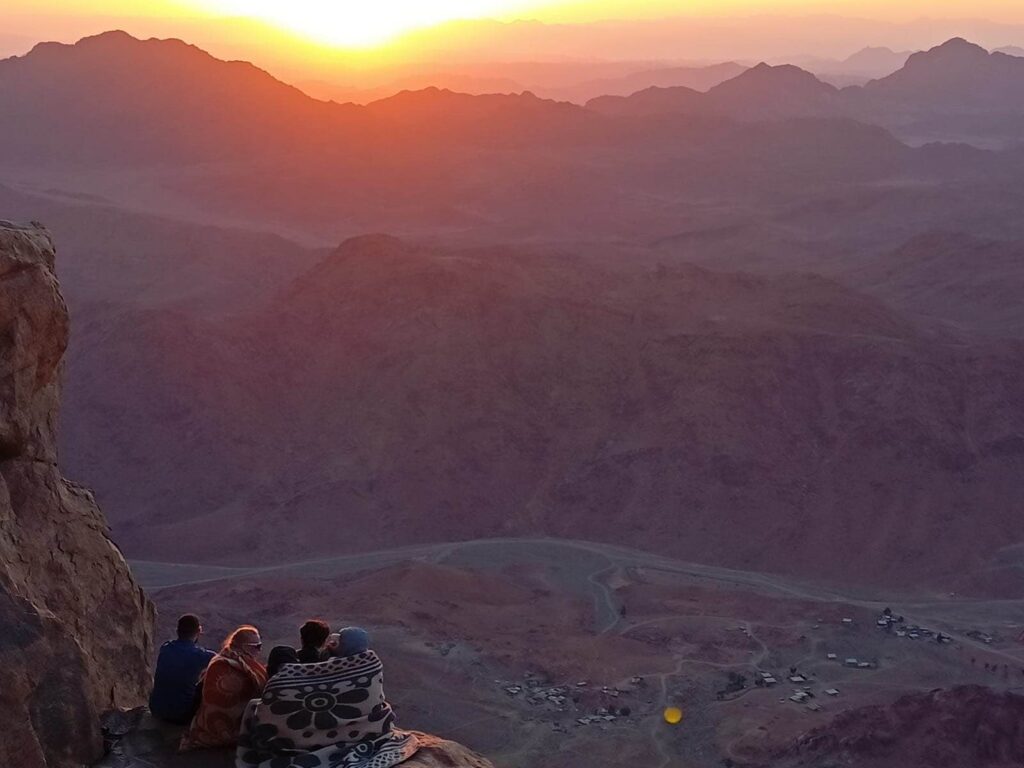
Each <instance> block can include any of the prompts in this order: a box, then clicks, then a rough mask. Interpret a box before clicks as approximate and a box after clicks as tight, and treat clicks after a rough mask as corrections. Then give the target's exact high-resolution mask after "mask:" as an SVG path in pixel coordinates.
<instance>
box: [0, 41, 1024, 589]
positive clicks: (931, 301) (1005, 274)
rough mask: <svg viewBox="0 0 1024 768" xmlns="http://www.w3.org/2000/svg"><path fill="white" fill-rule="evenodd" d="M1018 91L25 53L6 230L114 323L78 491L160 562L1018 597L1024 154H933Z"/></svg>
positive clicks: (77, 345) (950, 52) (159, 49)
mask: <svg viewBox="0 0 1024 768" xmlns="http://www.w3.org/2000/svg"><path fill="white" fill-rule="evenodd" d="M1014 61H1016V59H1013V58H1012V57H1009V56H1005V55H996V54H993V55H990V54H987V53H985V52H984V51H982V52H980V53H979V51H978V50H975V48H974V47H973V46H970V44H968V43H965V42H962V41H953V42H951V43H948V44H946V45H944V46H941V47H940V48H938V49H935V50H932V51H929V52H925V53H921V54H917V55H915V56H914V57H911V59H910V60H909V61H908V62H907V64H906V66H905V67H904V68H903V69H902V70H900V72H898V73H896V74H894V75H891V76H889V77H886V78H883V79H881V80H878V81H877V82H874V83H872V84H869V85H867V86H864V87H862V88H855V89H839V88H836V87H834V86H831V85H829V84H827V83H823V82H821V81H819V80H818V79H816V78H815V77H814V76H813V75H811V74H810V73H808V72H806V71H804V70H801V69H799V68H797V67H793V66H776V67H772V66H768V65H759V66H755V67H752V68H750V69H748V70H744V71H743V72H742V73H740V74H739V75H738V76H736V77H734V78H731V79H728V80H726V81H724V82H722V83H720V84H717V85H714V86H713V87H711V88H710V89H708V91H707V92H706V93H704V92H701V91H698V90H696V89H662V90H656V91H646V92H641V93H639V94H636V95H634V96H631V97H628V98H614V97H609V98H605V99H600V100H598V101H596V102H591V103H590V104H589V105H588V106H587V107H584V106H580V105H577V104H572V103H567V102H556V101H552V100H548V99H544V98H541V97H539V96H536V95H533V94H494V95H488V96H473V95H468V94H460V93H455V92H453V91H450V90H444V89H436V88H430V89H425V90H421V91H406V92H402V93H399V94H396V95H394V96H392V97H390V98H387V99H381V100H378V101H375V102H372V103H370V104H368V105H365V106H358V105H351V104H349V105H342V104H337V103H333V102H329V101H322V100H317V99H312V98H309V97H308V96H306V95H305V94H303V93H302V92H301V91H299V90H297V89H295V88H292V87H291V86H288V85H286V84H284V83H281V82H279V81H277V80H275V79H274V78H272V77H271V76H270V75H269V74H267V73H266V72H264V71H262V70H260V69H259V68H257V67H255V66H253V65H251V64H245V63H239V62H233V63H232V62H222V61H219V60H217V59H215V58H213V57H211V56H209V55H207V54H206V53H204V52H203V51H201V50H199V49H197V48H195V47H192V46H188V45H186V44H185V43H182V42H180V41H156V40H151V41H139V40H135V39H133V38H131V37H129V36H127V35H124V34H120V33H111V34H107V35H102V36H100V37H97V38H92V39H88V40H85V41H82V42H80V43H78V44H77V45H73V46H60V45H44V46H41V47H38V48H36V49H35V50H34V51H33V52H31V53H30V54H28V55H27V56H25V57H21V58H17V59H9V60H6V61H4V62H0V94H3V96H4V98H5V102H6V103H11V104H17V105H19V108H18V109H10V110H4V111H3V112H2V113H0V147H3V150H2V151H0V204H2V207H3V210H4V211H5V215H6V216H9V217H12V218H23V219H33V218H36V219H37V218H43V219H45V220H47V221H48V222H51V226H52V227H53V229H54V230H55V233H56V235H57V238H58V241H59V242H60V243H61V244H62V246H61V254H60V256H59V261H58V263H59V264H60V270H61V272H62V275H64V277H65V283H64V284H65V290H66V293H67V296H68V302H69V305H70V307H71V310H72V312H73V313H74V316H75V318H76V319H75V326H74V328H75V332H74V334H73V336H72V342H71V348H70V351H69V356H68V382H69V383H68V389H67V403H66V409H65V415H64V420H63V427H62V433H61V440H62V447H63V451H64V456H65V461H66V463H67V466H68V468H69V470H70V471H71V472H72V473H73V474H74V476H75V477H79V478H81V479H83V480H85V481H87V482H89V483H90V484H91V485H93V486H95V487H96V488H97V491H98V493H99V496H100V498H101V500H102V502H103V504H104V507H105V509H107V511H108V514H109V516H110V518H111V520H112V522H113V524H114V527H115V530H116V532H117V534H118V537H119V540H120V541H122V542H123V543H124V545H125V548H126V551H128V552H129V554H131V555H132V556H135V557H146V558H151V559H162V560H175V561H178V562H182V561H185V562H187V561H194V560H205V561H213V560H217V559H223V558H227V559H229V560H237V561H241V560H246V559H249V560H257V561H260V562H268V561H271V560H274V559H279V558H299V557H301V556H302V555H304V554H308V553H319V554H328V553H332V552H337V551H357V550H358V549H359V548H360V547H361V546H363V544H362V543H361V542H364V541H367V540H373V541H374V542H375V543H376V544H379V545H380V546H388V545H391V544H400V543H407V542H413V541H424V540H429V541H441V540H446V539H449V538H458V537H476V536H499V535H506V534H509V533H514V534H520V535H552V536H569V537H577V538H579V537H584V538H587V537H589V538H594V539H599V540H605V541H618V542H621V541H622V540H623V539H624V538H625V539H627V540H628V542H629V543H630V544H631V545H633V546H637V547H639V548H643V549H651V550H655V551H662V552H666V553H672V554H674V555H675V556H678V557H692V558H694V559H703V560H708V561H713V562H717V563H721V564H728V565H733V566H739V567H745V568H753V569H765V570H773V571H783V572H788V573H793V574H798V575H802V576H808V577H815V578H828V579H834V580H842V581H851V580H853V581H856V580H875V581H881V580H888V581H889V582H890V583H898V584H901V585H903V586H906V587H907V588H908V589H909V588H912V587H918V586H921V585H927V586H932V585H935V584H941V585H942V586H943V587H949V588H955V589H964V590H973V591H977V592H986V593H987V592H993V593H994V592H1001V591H1002V592H1005V590H1007V589H1012V588H1013V587H1014V585H1016V584H1018V583H1019V573H1018V570H1019V569H1017V567H1016V566H1015V565H1013V564H1012V563H1009V564H1007V563H1006V561H1005V560H1004V559H1003V558H1004V556H1005V553H1004V552H1002V550H1003V548H1004V547H1005V546H1007V545H1008V544H1010V543H1012V542H1014V541H1016V538H1015V537H1016V536H1017V534H1016V533H1015V532H1014V531H1015V528H1014V525H1015V521H1016V520H1017V506H1016V499H1018V498H1019V495H1020V490H1021V489H1020V487H1019V480H1018V478H1019V477H1021V476H1022V475H1021V469H1022V467H1021V466H1020V460H1021V458H1020V457H1021V455H1022V454H1021V452H1020V435H1021V434H1024V425H1022V424H1021V419H1022V414H1021V412H1020V409H1019V405H1020V403H1019V398H1017V397H1016V394H1015V393H1016V392H1018V391H1020V386H1021V384H1022V382H1021V381H1020V380H1019V379H1020V371H1021V370H1022V367H1021V360H1020V351H1021V350H1020V339H1021V338H1022V335H1021V334H1022V332H1024V329H1022V327H1021V319H1020V317H1019V313H1017V312H1016V309H1015V304H1014V300H1013V290H1014V286H1016V285H1019V284H1020V283H1021V277H1020V275H1021V274H1022V273H1024V271H1022V270H1021V269H1020V268H1019V267H1018V266H1017V260H1016V254H1017V252H1018V245H1017V244H1018V243H1020V242H1024V222H1021V220H1020V218H1019V216H1017V215H1016V211H1017V210H1018V209H1019V206H1020V205H1021V204H1022V203H1024V200H1022V196H1024V192H1022V189H1024V187H1022V185H1021V183H1020V181H1021V179H1022V178H1024V156H1022V155H1021V154H1020V152H1018V151H1015V150H1012V149H1004V150H1000V151H995V150H991V149H983V148H978V147H972V146H969V145H967V144H964V143H951V144H941V145H925V146H919V147H915V146H911V145H909V144H908V143H906V142H905V141H903V140H901V138H902V139H905V138H906V136H905V135H904V133H903V132H902V129H900V125H907V124H909V123H907V122H906V121H907V120H908V119H909V118H908V117H907V113H908V109H909V107H908V105H911V106H913V107H914V113H913V115H912V118H913V120H917V121H928V120H932V119H933V118H934V119H936V120H938V119H939V118H940V117H941V118H942V119H946V118H947V117H948V114H947V113H945V112H940V110H941V109H944V107H943V106H942V105H943V102H942V100H941V99H940V98H939V96H940V95H941V91H937V90H936V89H934V88H931V87H930V85H929V83H930V82H931V80H930V77H940V76H944V75H942V73H946V72H948V73H954V74H955V73H956V72H960V73H961V74H960V75H959V76H955V77H954V76H953V75H952V74H951V75H950V83H951V84H952V85H955V86H956V87H957V88H969V85H970V83H971V82H973V81H972V80H971V78H973V77H994V76H995V75H993V74H991V73H996V74H998V77H999V78H1001V79H1002V80H1003V81H1005V83H1004V84H1003V85H1000V86H999V87H998V88H997V87H995V86H992V88H991V89H990V94H996V95H998V94H1007V93H1012V92H1013V91H1012V88H1014V87H1015V86H1014V85H1013V83H1014V81H1015V78H1016V77H1017V69H1016V65H1015V64H1013V62H1014ZM1008 62H1009V63H1008ZM978 72H982V73H986V72H987V73H990V74H989V75H978V74H977V73H978ZM927 73H933V74H932V75H928V74H927ZM972 73H974V74H972ZM47 84H50V86H49V87H44V86H46V85H47ZM951 87H952V86H951ZM952 92H959V91H956V89H955V88H953V89H952ZM986 98H987V97H986ZM991 98H992V99H995V95H992V96H991ZM677 103H678V104H682V105H684V107H685V108H679V107H674V106H672V104H677ZM950 103H951V104H953V107H951V108H955V107H956V102H955V101H951V102H950ZM988 103H989V102H986V101H985V99H984V98H981V97H980V96H979V97H978V98H977V99H975V100H974V101H972V102H971V103H970V105H967V106H964V107H963V109H965V110H966V109H971V110H974V112H973V113H971V114H972V116H973V117H978V116H980V117H981V118H984V119H988V117H989V113H986V112H984V109H987V108H988V107H985V104H988ZM666 104H667V105H668V106H665V105H666ZM886 105H896V106H895V107H893V109H892V110H891V111H886V110H887V109H888V107H886ZM868 107H870V108H871V109H872V110H876V112H874V113H871V112H869V111H868ZM897 108H898V110H899V111H898V112H897ZM876 115H881V117H876ZM889 121H892V124H891V125H890V126H889V127H886V126H887V125H889ZM901 121H902V122H901ZM948 125H949V123H948V121H947V123H946V126H947V127H948ZM890 128H892V130H890ZM893 130H896V131H897V133H896V134H894V133H893ZM967 138H969V137H967ZM368 232H370V233H372V232H386V233H391V234H390V235H375V236H369V237H367V236H365V235H366V233H368ZM944 233H945V234H944ZM338 242H344V244H343V245H342V246H341V247H340V248H339V247H338V246H337V243H338ZM97 445H102V446H104V448H103V450H102V451H101V450H97V447H96V446H97ZM253 515H255V516H256V517H257V518H258V519H259V521H260V525H259V526H257V527H253V526H250V525H249V524H248V521H249V520H250V519H252V516H253ZM325 519H327V520H332V521H337V522H339V523H343V524H339V525H337V526H334V527H332V526H328V527H326V528H325V527H324V525H323V521H324V520H325ZM205 525H217V526H218V527H219V528H220V529H221V530H224V531H228V532H231V536H229V537H228V538H229V539H230V540H231V541H232V542H233V544H232V545H231V547H229V548H227V549H224V548H223V547H220V548H218V549H217V551H214V549H213V547H212V545H211V544H209V543H208V540H207V539H205V538H203V537H196V536H194V535H191V533H190V532H192V531H194V530H196V529H197V527H201V526H205ZM737 531H757V532H758V535H757V536H749V535H744V536H738V535H737V533H736V532H737ZM282 542H289V543H288V544H287V546H284V544H282ZM851 542H852V543H851ZM853 550H855V551H856V552H857V557H856V558H852V557H846V556H845V554H844V553H847V552H850V551H853ZM797 551H799V552H800V555H799V557H794V552H797Z"/></svg>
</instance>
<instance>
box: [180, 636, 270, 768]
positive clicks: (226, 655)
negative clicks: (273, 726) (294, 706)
mask: <svg viewBox="0 0 1024 768" xmlns="http://www.w3.org/2000/svg"><path fill="white" fill-rule="evenodd" d="M262 648H263V641H262V640H261V639H260V633H259V630H257V629H256V627H251V626H244V627H239V628H238V629H236V630H235V631H234V632H232V633H231V634H230V635H228V637H227V639H226V640H225V641H224V645H223V646H222V647H221V649H220V652H219V653H218V654H217V655H216V656H214V657H213V661H211V662H210V666H208V667H207V668H206V671H205V672H204V673H203V676H202V678H201V679H200V686H201V693H200V696H201V698H200V701H199V707H198V709H197V711H196V714H195V716H194V717H193V718H192V722H191V724H190V725H189V727H188V730H186V731H185V734H184V735H183V736H182V737H181V744H180V745H179V747H178V748H179V749H180V750H181V751H182V752H187V751H189V750H193V749H212V748H216V747H233V746H235V745H236V744H237V743H238V730H239V727H240V725H241V723H242V716H243V715H244V714H245V708H246V706H248V704H249V701H250V700H251V699H252V698H253V697H254V696H259V695H260V694H261V693H263V686H264V685H266V683H267V669H266V667H264V666H263V663H262V662H261V661H260V651H261V649H262Z"/></svg>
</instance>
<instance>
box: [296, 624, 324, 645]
mask: <svg viewBox="0 0 1024 768" xmlns="http://www.w3.org/2000/svg"><path fill="white" fill-rule="evenodd" d="M330 636H331V628H330V627H329V626H328V624H327V622H326V621H321V620H320V619H310V620H309V621H307V622H306V623H305V624H303V625H302V627H300V628H299V637H301V638H302V647H303V648H320V647H322V646H323V644H324V643H326V642H327V638H328V637H330Z"/></svg>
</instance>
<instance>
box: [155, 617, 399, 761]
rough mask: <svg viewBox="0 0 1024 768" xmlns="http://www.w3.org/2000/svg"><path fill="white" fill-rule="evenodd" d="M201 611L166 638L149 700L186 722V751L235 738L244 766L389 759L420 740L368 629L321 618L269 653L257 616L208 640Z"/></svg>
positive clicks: (173, 719)
mask: <svg viewBox="0 0 1024 768" xmlns="http://www.w3.org/2000/svg"><path fill="white" fill-rule="evenodd" d="M202 631H203V627H202V624H201V623H200V621H199V619H198V618H197V617H196V616H194V615H192V614H186V615H184V616H182V617H181V618H180V619H178V638H177V639H176V640H169V641H168V642H166V643H164V644H163V646H162V647H161V648H160V655H159V657H158V659H157V664H156V673H155V676H154V680H153V692H152V694H151V696H150V702H149V706H150V710H151V712H152V713H153V715H154V716H155V717H157V718H159V719H161V720H164V721H166V722H169V723H174V724H177V725H182V726H187V727H186V730H185V733H184V735H183V736H182V737H181V744H180V749H181V750H182V751H186V750H193V749H204V748H218V747H232V746H233V747H236V765H237V766H238V768H337V767H338V766H345V767H346V768H389V766H393V765H398V764H399V763H402V762H404V761H405V760H408V759H409V758H410V757H411V756H412V755H413V754H414V753H415V752H416V750H417V748H418V743H417V739H416V736H415V735H414V734H411V733H406V732H403V731H399V730H397V729H395V727H394V719H395V718H394V713H393V712H392V709H391V706H390V705H389V704H388V702H387V699H386V698H385V696H384V687H383V685H384V677H383V664H382V663H381V660H380V658H379V657H378V656H377V654H376V653H375V652H374V651H372V650H371V649H370V647H369V636H368V634H367V632H366V630H364V629H361V628H359V627H348V628H347V629H343V630H341V631H340V632H338V633H334V634H332V632H331V629H330V627H329V626H328V625H327V623H326V622H323V621H321V620H319V619H312V620H310V621H307V622H306V623H305V624H303V625H302V627H301V629H300V630H299V635H300V638H301V641H302V643H301V647H300V648H299V649H298V650H296V649H295V648H292V647H290V646H278V647H275V648H274V649H273V650H271V652H270V654H269V656H268V657H267V663H266V664H264V663H263V661H262V660H261V658H262V650H263V640H262V638H261V637H260V633H259V630H258V629H256V627H253V626H248V625H246V626H242V627H239V628H238V629H236V630H235V631H234V632H232V633H231V634H230V635H228V637H227V639H226V640H225V641H224V644H223V645H222V646H221V649H220V650H219V651H218V652H216V653H215V652H213V651H210V650H207V649H206V648H203V647H202V646H201V645H200V644H199V637H200V635H201V634H202Z"/></svg>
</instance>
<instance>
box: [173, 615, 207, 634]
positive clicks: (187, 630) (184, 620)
mask: <svg viewBox="0 0 1024 768" xmlns="http://www.w3.org/2000/svg"><path fill="white" fill-rule="evenodd" d="M202 633H203V625H202V624H200V623H199V617H198V616H196V615H195V614H194V613H186V614H185V615H184V616H182V617H181V618H179V619H178V639H179V640H195V639H196V638H198V637H199V636H200V635H201V634H202Z"/></svg>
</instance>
